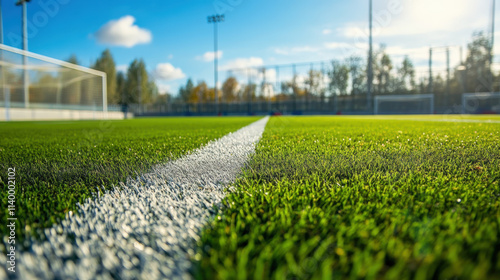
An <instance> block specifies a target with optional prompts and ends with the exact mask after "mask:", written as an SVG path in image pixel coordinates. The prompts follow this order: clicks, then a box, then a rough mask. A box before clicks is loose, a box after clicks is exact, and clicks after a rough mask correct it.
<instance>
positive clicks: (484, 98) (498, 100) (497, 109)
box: [462, 92, 500, 114]
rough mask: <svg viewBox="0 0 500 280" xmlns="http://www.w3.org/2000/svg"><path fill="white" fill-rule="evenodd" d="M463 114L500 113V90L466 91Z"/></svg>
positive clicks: (463, 96) (463, 99) (463, 97)
mask: <svg viewBox="0 0 500 280" xmlns="http://www.w3.org/2000/svg"><path fill="white" fill-rule="evenodd" d="M462 113H463V114H500V92H479V93H464V94H463V95H462Z"/></svg>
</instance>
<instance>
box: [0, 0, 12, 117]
mask: <svg viewBox="0 0 500 280" xmlns="http://www.w3.org/2000/svg"><path fill="white" fill-rule="evenodd" d="M0 44H2V45H3V18H2V0H0ZM0 61H3V50H0ZM0 76H1V77H0V87H1V89H2V96H3V98H4V100H5V120H6V121H8V120H9V101H10V96H9V95H10V94H7V91H6V90H5V86H6V85H5V80H4V74H3V66H2V65H0Z"/></svg>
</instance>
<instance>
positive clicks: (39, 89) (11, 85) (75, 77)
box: [0, 44, 108, 114]
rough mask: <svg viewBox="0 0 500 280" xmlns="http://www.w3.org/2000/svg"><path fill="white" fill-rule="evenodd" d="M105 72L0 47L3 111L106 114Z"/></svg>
mask: <svg viewBox="0 0 500 280" xmlns="http://www.w3.org/2000/svg"><path fill="white" fill-rule="evenodd" d="M106 82H107V81H106V73H104V72H101V71H97V70H94V69H90V68H87V67H83V66H80V65H75V64H72V63H68V62H66V61H61V60H57V59H54V58H50V57H47V56H43V55H39V54H36V53H32V52H27V51H23V50H20V49H16V48H12V47H9V46H6V45H2V44H0V108H3V107H5V108H6V110H7V109H8V108H22V109H43V110H51V109H62V110H86V111H94V112H103V113H104V114H106V113H107V110H108V104H107V92H106V88H107V86H106Z"/></svg>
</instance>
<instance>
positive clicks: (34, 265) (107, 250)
mask: <svg viewBox="0 0 500 280" xmlns="http://www.w3.org/2000/svg"><path fill="white" fill-rule="evenodd" d="M268 119H269V117H265V118H263V119H261V120H259V121H257V122H255V123H253V124H251V125H249V126H246V127H244V128H242V129H240V130H238V131H237V132H235V133H232V134H228V135H226V136H224V137H222V138H221V139H219V140H217V141H214V142H211V143H209V144H207V145H206V146H205V147H204V148H201V149H198V150H196V151H194V152H192V153H191V154H188V155H187V156H185V157H183V158H181V159H178V160H176V161H173V162H170V163H167V164H165V165H161V166H157V167H155V168H154V171H153V172H151V173H147V174H144V175H142V176H140V177H139V178H137V179H135V180H132V179H129V180H128V181H127V183H126V184H122V189H119V188H115V190H113V191H109V192H107V193H105V194H104V195H101V196H100V197H97V198H95V199H88V200H87V202H86V203H85V204H83V205H79V206H80V210H79V215H67V216H66V219H65V220H64V221H62V223H61V224H60V225H57V226H54V227H53V228H50V229H47V230H45V233H46V235H47V238H48V239H47V241H44V242H33V244H32V245H31V249H30V250H29V251H27V252H24V253H22V254H21V255H20V256H19V257H18V260H19V266H18V270H19V275H18V277H19V279H32V278H37V279H53V278H56V279H112V278H118V279H148V280H151V279H172V278H179V279H186V278H190V274H189V273H188V270H189V269H190V268H191V260H190V258H192V257H194V253H195V251H194V250H195V246H196V244H195V243H196V241H197V240H198V239H199V233H200V230H201V229H202V227H203V226H204V225H205V224H206V223H207V221H209V220H210V219H212V218H213V215H214V214H216V209H215V208H214V206H220V203H221V200H222V199H223V198H224V196H225V194H224V188H225V187H226V186H227V184H229V183H231V182H233V181H234V180H235V179H236V178H237V176H238V175H239V174H240V172H241V170H242V168H244V166H245V163H246V162H247V160H248V158H249V156H250V155H251V154H252V153H254V152H255V146H256V144H257V143H258V141H259V140H260V138H261V136H262V133H263V131H264V128H265V126H266V123H267V121H268ZM72 240H73V241H72ZM2 261H3V260H2Z"/></svg>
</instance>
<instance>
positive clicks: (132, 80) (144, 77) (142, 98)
mask: <svg viewBox="0 0 500 280" xmlns="http://www.w3.org/2000/svg"><path fill="white" fill-rule="evenodd" d="M126 89H127V95H128V96H129V100H130V102H131V103H139V104H148V103H150V102H151V101H152V97H153V96H152V95H153V93H152V91H151V84H150V80H149V75H148V72H147V71H146V64H145V63H144V61H143V60H142V59H134V61H132V63H130V66H129V67H128V71H127V83H126Z"/></svg>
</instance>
